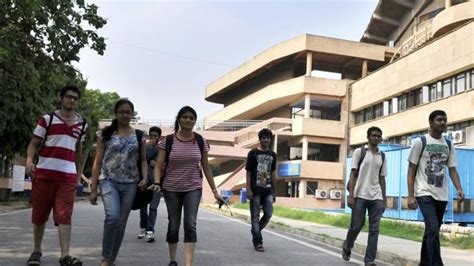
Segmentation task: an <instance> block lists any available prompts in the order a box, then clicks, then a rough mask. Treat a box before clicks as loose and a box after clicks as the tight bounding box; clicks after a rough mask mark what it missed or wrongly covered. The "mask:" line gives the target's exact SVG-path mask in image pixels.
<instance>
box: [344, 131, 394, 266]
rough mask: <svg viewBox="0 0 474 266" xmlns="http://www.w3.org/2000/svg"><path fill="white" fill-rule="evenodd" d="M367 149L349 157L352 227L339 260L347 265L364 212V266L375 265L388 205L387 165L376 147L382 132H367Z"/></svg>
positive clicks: (360, 227) (349, 203) (361, 149)
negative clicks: (380, 229) (366, 215)
mask: <svg viewBox="0 0 474 266" xmlns="http://www.w3.org/2000/svg"><path fill="white" fill-rule="evenodd" d="M367 140H368V145H367V146H366V147H361V148H357V149H356V150H355V151H354V153H353V155H352V167H351V174H350V180H349V197H348V199H347V204H348V205H349V207H350V208H351V209H352V216H351V225H350V228H349V231H348V232H347V237H346V240H345V241H344V243H343V246H342V258H343V259H344V260H345V261H349V260H350V257H351V249H352V247H353V246H354V242H355V240H356V239H357V236H358V235H359V233H360V230H361V229H362V227H363V226H364V223H365V212H366V211H368V212H369V237H368V240H367V248H366V252H365V257H364V262H365V265H376V264H375V262H374V261H375V257H376V255H377V243H378V237H379V223H380V219H381V218H382V215H383V212H384V211H385V207H386V204H387V197H386V189H385V176H386V175H387V162H386V161H385V154H384V153H383V152H382V151H380V150H379V148H378V147H377V146H378V144H379V143H380V142H381V140H382V130H381V129H380V128H378V127H370V128H369V129H368V130H367Z"/></svg>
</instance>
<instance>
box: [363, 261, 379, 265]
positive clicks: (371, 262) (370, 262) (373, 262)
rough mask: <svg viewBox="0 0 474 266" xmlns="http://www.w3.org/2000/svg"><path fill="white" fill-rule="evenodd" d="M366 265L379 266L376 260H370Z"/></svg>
mask: <svg viewBox="0 0 474 266" xmlns="http://www.w3.org/2000/svg"><path fill="white" fill-rule="evenodd" d="M365 266H377V263H375V261H369V262H366V263H365Z"/></svg>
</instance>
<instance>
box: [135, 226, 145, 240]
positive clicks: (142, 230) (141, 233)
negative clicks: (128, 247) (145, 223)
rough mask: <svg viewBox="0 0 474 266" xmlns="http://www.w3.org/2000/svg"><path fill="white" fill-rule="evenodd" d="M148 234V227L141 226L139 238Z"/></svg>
mask: <svg viewBox="0 0 474 266" xmlns="http://www.w3.org/2000/svg"><path fill="white" fill-rule="evenodd" d="M145 234H146V229H145V228H140V234H138V236H137V238H138V239H142V238H144V237H145Z"/></svg>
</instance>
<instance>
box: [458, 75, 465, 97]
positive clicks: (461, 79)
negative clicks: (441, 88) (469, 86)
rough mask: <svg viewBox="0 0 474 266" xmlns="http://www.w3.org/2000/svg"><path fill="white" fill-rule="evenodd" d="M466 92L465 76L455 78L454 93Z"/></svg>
mask: <svg viewBox="0 0 474 266" xmlns="http://www.w3.org/2000/svg"><path fill="white" fill-rule="evenodd" d="M465 90H466V74H465V73H462V74H461V75H458V76H457V77H456V93H460V92H463V91H465Z"/></svg>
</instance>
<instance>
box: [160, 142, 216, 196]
mask: <svg viewBox="0 0 474 266" xmlns="http://www.w3.org/2000/svg"><path fill="white" fill-rule="evenodd" d="M203 141H204V147H203V148H204V149H203V152H209V143H208V142H207V140H206V139H204V138H203ZM158 147H159V148H160V149H162V150H165V151H166V138H164V139H163V140H161V141H160V142H159V144H158ZM200 163H201V151H200V150H199V145H198V143H197V141H196V139H192V140H190V141H182V140H180V139H178V137H177V136H176V134H175V135H174V137H173V146H172V147H171V153H170V155H169V163H168V165H167V166H166V174H165V175H166V176H165V180H164V182H163V190H166V191H172V192H186V191H191V190H195V189H200V188H202V178H201V172H200V171H201V167H200Z"/></svg>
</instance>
